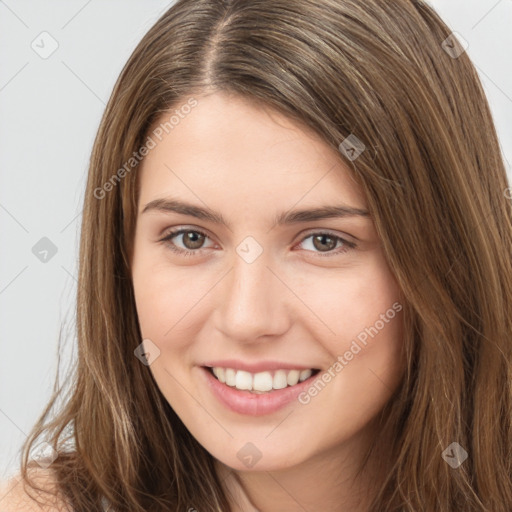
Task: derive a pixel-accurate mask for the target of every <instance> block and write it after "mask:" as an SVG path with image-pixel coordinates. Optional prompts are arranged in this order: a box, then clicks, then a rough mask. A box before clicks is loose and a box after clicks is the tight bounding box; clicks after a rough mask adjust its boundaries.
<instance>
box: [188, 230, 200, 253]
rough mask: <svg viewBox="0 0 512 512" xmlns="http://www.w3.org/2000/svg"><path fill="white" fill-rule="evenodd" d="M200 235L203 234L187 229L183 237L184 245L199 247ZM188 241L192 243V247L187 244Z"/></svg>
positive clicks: (193, 247)
mask: <svg viewBox="0 0 512 512" xmlns="http://www.w3.org/2000/svg"><path fill="white" fill-rule="evenodd" d="M202 236H203V235H201V234H200V233H197V232H195V231H187V232H186V236H185V237H184V242H185V245H186V246H187V247H188V248H189V249H198V248H199V247H201V243H202V239H201V238H202ZM194 238H196V240H194ZM189 243H192V247H190V246H189Z"/></svg>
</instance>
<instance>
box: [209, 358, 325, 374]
mask: <svg viewBox="0 0 512 512" xmlns="http://www.w3.org/2000/svg"><path fill="white" fill-rule="evenodd" d="M202 366H208V367H210V368H215V367H220V368H232V369H233V370H244V371H246V372H249V373H259V372H265V371H273V370H313V369H316V368H315V367H314V366H310V365H309V366H304V365H303V364H294V363H284V362H281V361H255V362H251V363H249V362H244V361H239V360H237V359H223V360H222V361H220V360H219V361H218V360H215V361H207V362H205V363H203V364H202Z"/></svg>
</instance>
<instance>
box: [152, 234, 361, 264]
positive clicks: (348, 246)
mask: <svg viewBox="0 0 512 512" xmlns="http://www.w3.org/2000/svg"><path fill="white" fill-rule="evenodd" d="M187 232H192V233H199V234H200V235H203V236H204V237H207V238H210V237H209V236H208V235H207V234H206V233H204V232H203V231H201V230H200V229H190V228H186V229H184V228H177V229H174V230H172V231H169V232H168V233H167V235H166V236H165V237H164V238H162V239H161V240H160V242H162V243H164V244H165V245H167V246H168V247H169V249H171V250H172V251H173V252H175V253H177V254H180V255H182V256H187V257H194V256H197V253H198V252H200V251H201V249H197V250H195V251H191V250H189V249H180V248H178V247H176V245H175V244H174V243H172V242H171V239H172V238H174V237H175V236H178V235H181V234H183V233H187ZM315 235H328V236H329V237H331V238H334V239H336V240H338V241H340V242H342V243H343V246H342V247H339V248H338V250H337V251H334V250H332V251H329V252H327V253H325V254H322V253H321V252H318V253H317V254H318V256H320V257H322V258H323V257H332V256H338V255H340V254H344V253H346V252H348V251H350V250H351V249H355V248H356V247H357V245H356V244H355V243H354V242H349V241H348V240H345V239H344V238H342V237H340V236H337V235H334V234H332V233H329V232H325V231H317V232H313V233H309V234H308V235H307V236H305V237H304V238H303V239H302V240H301V241H300V243H303V242H304V241H305V240H306V239H308V238H310V237H312V236H315ZM308 252H316V251H308Z"/></svg>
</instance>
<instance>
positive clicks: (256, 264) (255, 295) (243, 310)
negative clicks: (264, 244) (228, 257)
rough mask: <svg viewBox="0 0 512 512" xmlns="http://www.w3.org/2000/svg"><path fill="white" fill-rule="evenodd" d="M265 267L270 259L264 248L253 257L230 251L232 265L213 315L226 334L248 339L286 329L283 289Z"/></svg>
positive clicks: (240, 339)
mask: <svg viewBox="0 0 512 512" xmlns="http://www.w3.org/2000/svg"><path fill="white" fill-rule="evenodd" d="M241 245H242V244H241ZM237 252H238V251H237ZM268 267H271V262H270V261H269V259H268V257H267V255H266V254H265V253H264V252H263V253H262V254H260V255H259V256H258V257H256V259H254V260H253V261H251V259H250V258H245V257H244V255H243V254H242V256H240V254H236V255H234V258H233V268H232V270H231V272H230V273H229V274H228V276H226V282H225V283H224V284H223V285H222V297H221V299H220V304H219V308H218V318H217V322H218V328H219V329H220V330H221V331H222V332H223V333H224V334H225V335H226V336H229V337H230V338H232V339H235V340H238V341H251V340H256V338H258V337H261V336H264V335H275V334H279V333H280V332H284V331H285V330H286V328H287V325H288V321H289V319H288V317H287V314H286V310H287V308H286V307H285V301H286V300H287V297H286V293H285V289H284V286H283V284H282V283H281V282H280V281H279V279H277V278H276V276H275V275H274V273H273V272H272V271H271V270H270V269H269V268H268ZM274 272H275V271H274Z"/></svg>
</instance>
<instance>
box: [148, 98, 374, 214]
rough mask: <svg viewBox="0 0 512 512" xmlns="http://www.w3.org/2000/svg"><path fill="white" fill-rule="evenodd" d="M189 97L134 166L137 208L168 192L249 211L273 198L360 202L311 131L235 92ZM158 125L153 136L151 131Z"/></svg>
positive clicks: (336, 157)
mask: <svg viewBox="0 0 512 512" xmlns="http://www.w3.org/2000/svg"><path fill="white" fill-rule="evenodd" d="M195 99H196V101H197V105H196V106H195V107H194V108H193V109H191V110H188V113H187V114H183V113H181V116H179V118H178V116H175V119H174V123H173V124H172V125H171V124H170V123H168V124H167V125H165V123H166V122H168V121H169V119H170V115H172V112H175V110H176V109H178V110H179V105H178V106H177V107H173V109H171V111H170V112H166V113H165V114H163V115H162V116H161V117H160V119H159V120H158V121H157V122H156V123H155V124H154V125H153V127H152V131H151V133H150V136H152V138H153V139H154V141H155V146H154V148H153V149H151V150H150V151H149V153H148V154H147V155H146V156H145V158H144V160H143V161H142V163H141V166H140V167H139V171H138V172H139V173H140V176H139V191H140V192H139V205H140V206H141V207H142V206H143V205H144V204H146V203H147V202H149V201H151V200H154V199H155V198H159V197H164V196H165V195H166V194H167V195H169V196H173V197H176V196H179V197H184V198H188V199H191V200H192V199H195V200H196V202H197V200H198V199H199V200H204V201H205V202H208V203H211V202H214V203H216V206H217V207H218V208H220V209H223V210H226V209H229V207H230V206H231V207H233V209H234V210H238V211H240V209H243V208H242V207H243V206H245V207H246V208H245V210H246V211H247V212H250V211H252V213H253V214H254V213H258V212H262V211H263V210H264V209H268V208H269V207H270V206H271V205H272V204H273V203H279V204H280V206H281V208H280V210H281V209H282V208H283V207H289V208H291V207H292V206H293V205H294V204H296V203H298V202H300V203H301V205H302V206H308V205H317V204H319V203H320V202H321V203H325V202H331V203H345V204H347V205H350V206H354V207H359V208H365V201H364V197H363V194H362V191H361V190H360V188H359V186H358V185H357V183H356V182H355V180H354V178H353V176H352V175H351V173H350V171H349V170H348V169H347V168H346V167H345V165H344V163H343V161H342V159H341V156H340V154H339V153H338V152H337V151H336V150H334V149H333V148H332V147H330V146H329V145H328V144H326V143H325V142H324V141H323V140H321V138H320V137H319V136H318V135H317V134H315V133H314V132H313V131H312V130H309V129H308V128H307V127H304V126H303V125H300V124H298V123H296V122H295V121H293V120H291V119H289V118H288V117H286V116H284V115H282V114H280V113H279V112H277V111H276V110H273V109H271V108H269V107H264V106H263V105H262V104H261V102H255V101H251V100H248V99H246V98H241V97H239V96H232V95H226V94H224V93H215V94H211V95H208V96H196V97H195ZM185 103H186V99H185V100H184V101H183V104H185ZM176 121H177V122H176ZM158 127H160V129H159V131H158V132H156V133H157V134H158V137H157V136H154V135H152V133H155V128H158ZM160 139H161V140H160ZM206 199H209V201H206ZM140 209H141V208H139V211H140Z"/></svg>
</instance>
